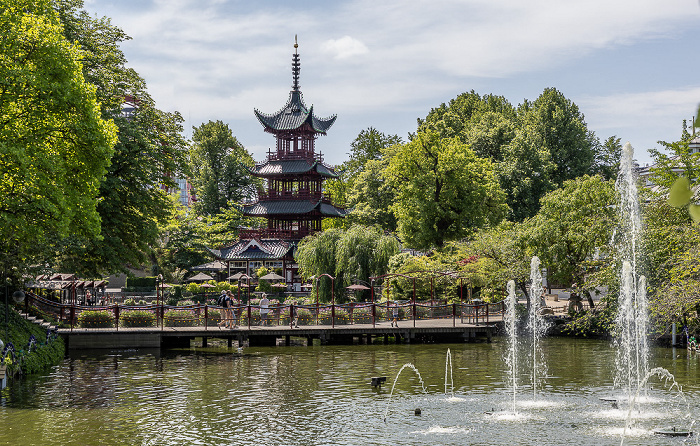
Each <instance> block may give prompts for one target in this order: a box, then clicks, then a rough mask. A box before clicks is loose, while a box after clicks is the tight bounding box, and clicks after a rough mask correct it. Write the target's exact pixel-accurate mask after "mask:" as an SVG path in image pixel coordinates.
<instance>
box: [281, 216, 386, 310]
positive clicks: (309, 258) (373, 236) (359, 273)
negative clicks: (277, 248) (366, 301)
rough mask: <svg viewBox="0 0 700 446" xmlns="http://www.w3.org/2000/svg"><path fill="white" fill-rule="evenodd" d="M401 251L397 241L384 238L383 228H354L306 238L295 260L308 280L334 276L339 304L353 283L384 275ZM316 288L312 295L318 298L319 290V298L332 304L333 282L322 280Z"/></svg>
mask: <svg viewBox="0 0 700 446" xmlns="http://www.w3.org/2000/svg"><path fill="white" fill-rule="evenodd" d="M399 250H400V245H399V242H398V240H396V238H395V237H393V236H391V235H385V234H384V233H383V232H382V230H381V229H380V228H378V227H368V226H360V225H355V226H352V227H351V228H350V229H348V230H342V229H330V230H326V231H324V232H321V233H317V234H314V235H312V236H309V237H306V238H305V239H303V240H302V241H301V242H300V243H299V247H298V248H297V251H296V253H295V255H294V257H295V260H296V262H297V263H298V264H299V270H300V273H301V275H302V277H304V278H305V279H311V278H312V277H314V278H319V276H321V275H322V274H329V275H332V276H335V281H334V283H335V290H334V293H335V298H336V302H343V301H344V298H345V296H344V291H345V287H346V286H349V285H350V284H351V283H353V279H359V280H361V281H365V282H369V278H370V277H372V276H379V275H382V274H385V273H386V272H387V269H388V264H389V259H390V258H391V257H392V256H394V255H396V254H398V253H399ZM313 284H314V289H313V290H312V294H313V295H315V293H316V291H317V290H316V286H318V294H319V298H320V299H321V300H322V301H324V302H327V301H330V299H331V280H330V279H328V278H327V277H321V278H319V279H317V280H314V283H313ZM368 296H369V295H367V296H362V295H360V296H358V297H360V298H361V299H362V298H366V297H368Z"/></svg>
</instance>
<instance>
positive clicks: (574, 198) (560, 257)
mask: <svg viewBox="0 0 700 446" xmlns="http://www.w3.org/2000/svg"><path fill="white" fill-rule="evenodd" d="M614 204H615V190H614V184H613V182H612V181H606V180H604V179H603V178H602V177H601V176H599V175H595V176H589V175H584V176H582V177H579V178H576V179H574V180H568V181H565V182H564V185H563V187H562V188H560V189H557V190H555V191H552V192H550V193H548V194H547V195H546V196H544V197H543V198H542V208H541V209H540V211H539V212H538V213H537V215H536V216H535V217H534V218H532V219H531V220H530V221H528V223H527V224H528V226H530V234H529V241H528V244H529V245H530V246H531V247H532V249H533V251H534V253H535V255H537V256H538V257H540V259H541V260H542V264H543V265H545V266H546V267H547V271H548V277H549V278H551V280H553V281H554V282H556V283H560V284H563V285H567V286H570V285H572V284H574V283H576V284H578V285H579V287H580V288H582V289H583V290H584V291H586V292H587V295H588V302H589V304H590V307H591V308H593V298H592V295H591V293H592V291H593V290H592V287H586V285H585V282H586V276H587V275H588V274H589V273H591V272H592V271H593V268H592V267H593V266H594V265H595V263H592V261H593V260H595V258H596V257H598V256H601V255H602V256H605V255H606V254H608V255H609V254H612V253H610V252H608V251H609V249H610V245H609V242H610V239H611V236H612V232H613V229H614V228H615V225H616V223H617V215H616V214H615V209H614Z"/></svg>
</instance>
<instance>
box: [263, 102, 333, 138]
mask: <svg viewBox="0 0 700 446" xmlns="http://www.w3.org/2000/svg"><path fill="white" fill-rule="evenodd" d="M253 111H254V112H255V116H256V118H258V121H259V122H260V124H262V125H263V127H265V131H266V132H269V133H276V132H284V131H293V130H298V129H300V128H301V127H303V126H304V124H308V126H309V127H310V128H311V129H312V130H313V131H314V133H320V134H323V135H325V134H326V132H327V131H328V129H330V128H331V126H332V125H333V123H334V122H335V119H336V118H337V116H336V115H333V116H330V117H328V118H319V117H318V116H314V106H313V105H312V106H311V107H310V108H306V105H305V104H304V101H303V99H302V96H301V92H299V91H292V92H291V93H290V94H289V100H287V104H285V106H284V107H282V109H280V110H279V111H278V112H277V113H273V114H267V113H263V112H261V111H260V110H258V109H254V110H253Z"/></svg>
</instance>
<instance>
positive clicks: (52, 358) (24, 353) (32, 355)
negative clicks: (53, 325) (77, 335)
mask: <svg viewBox="0 0 700 446" xmlns="http://www.w3.org/2000/svg"><path fill="white" fill-rule="evenodd" d="M8 309H9V312H8V314H7V317H8V337H7V338H6V337H5V330H4V328H2V329H0V338H2V340H3V341H4V342H5V343H7V342H8V341H9V342H11V343H12V344H13V345H14V346H15V348H16V352H15V358H16V361H15V362H14V363H12V364H10V363H9V361H6V362H5V364H6V365H7V374H8V375H10V376H12V375H13V374H14V373H22V374H25V375H29V374H33V373H37V372H40V371H43V370H46V369H47V368H49V367H51V366H54V365H57V364H58V363H60V362H61V361H62V360H63V358H64V355H65V343H64V342H63V339H62V338H61V337H60V336H52V337H50V339H48V342H47V336H46V334H47V333H46V329H44V328H43V327H41V326H39V325H37V324H33V323H31V322H29V321H27V320H26V319H24V318H22V317H21V316H20V315H19V313H18V312H17V311H14V310H13V309H12V307H9V308H8ZM0 321H2V322H3V325H4V321H5V305H0ZM31 336H34V338H35V339H36V345H35V347H34V348H32V350H31V352H30V351H28V350H27V348H26V346H28V345H29V342H30V338H31ZM10 361H11V358H10Z"/></svg>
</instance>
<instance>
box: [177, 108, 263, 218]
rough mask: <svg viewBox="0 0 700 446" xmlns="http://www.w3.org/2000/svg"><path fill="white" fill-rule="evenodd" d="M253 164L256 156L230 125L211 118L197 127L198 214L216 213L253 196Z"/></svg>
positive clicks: (192, 157)
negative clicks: (238, 138)
mask: <svg viewBox="0 0 700 446" xmlns="http://www.w3.org/2000/svg"><path fill="white" fill-rule="evenodd" d="M253 164H254V163H253V158H252V157H251V155H250V154H249V153H248V152H247V151H246V150H245V148H244V147H243V146H242V145H241V144H240V143H239V142H238V140H237V139H236V138H235V137H234V136H233V132H232V131H231V129H230V128H229V126H228V124H224V123H223V122H221V121H209V122H207V123H204V124H202V125H200V126H199V127H194V128H193V133H192V149H191V150H190V171H191V173H192V185H193V186H194V189H195V192H196V195H197V204H196V209H197V211H198V213H200V214H202V215H215V214H218V213H219V212H221V211H223V210H224V209H226V208H227V207H228V206H229V203H231V202H233V203H236V202H239V201H241V200H242V199H243V198H247V197H249V196H250V195H251V194H252V192H253V190H252V188H251V187H252V185H253V181H252V179H251V177H250V174H249V171H248V168H249V167H252V166H253Z"/></svg>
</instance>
